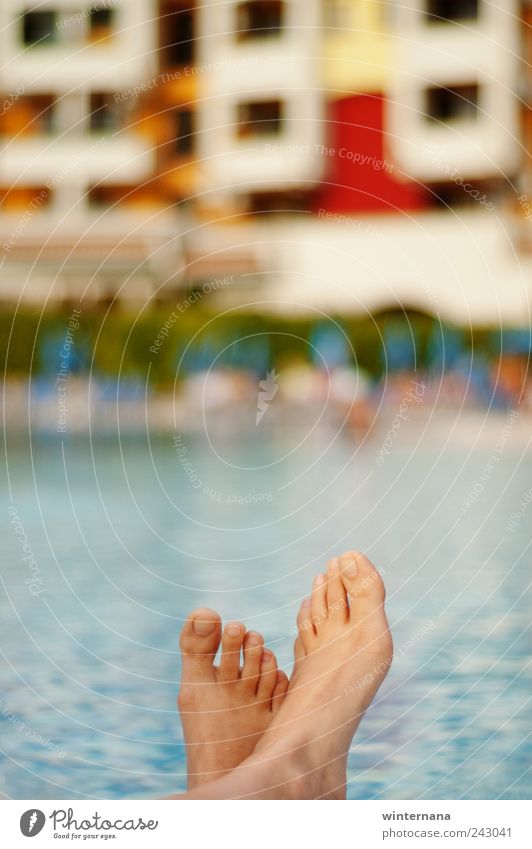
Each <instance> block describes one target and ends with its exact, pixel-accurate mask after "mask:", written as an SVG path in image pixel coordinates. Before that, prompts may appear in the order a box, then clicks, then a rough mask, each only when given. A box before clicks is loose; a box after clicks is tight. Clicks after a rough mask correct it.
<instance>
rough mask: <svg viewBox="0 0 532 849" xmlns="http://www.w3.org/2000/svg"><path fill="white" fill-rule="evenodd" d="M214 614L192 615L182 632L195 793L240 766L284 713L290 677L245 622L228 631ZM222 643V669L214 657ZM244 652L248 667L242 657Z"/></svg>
mask: <svg viewBox="0 0 532 849" xmlns="http://www.w3.org/2000/svg"><path fill="white" fill-rule="evenodd" d="M221 631H222V627H221V622H220V617H219V616H218V614H217V613H216V612H215V611H214V610H208V609H200V610H195V611H194V612H193V613H191V614H190V616H189V618H188V619H187V621H186V623H185V626H184V628H183V631H182V634H181V652H182V658H183V675H182V680H181V688H180V690H179V697H178V706H179V711H180V714H181V721H182V723H183V731H184V735H185V743H186V748H187V769H188V787H189V790H191V789H194V788H197V787H199V786H200V785H202V784H206V783H208V782H211V781H213V780H214V779H216V778H219V777H220V776H222V775H224V774H225V773H227V772H229V771H230V770H232V769H234V768H235V767H236V766H238V765H239V764H240V763H241V762H242V761H243V760H245V759H246V758H247V757H248V756H249V755H250V754H251V752H252V751H253V749H254V748H255V746H256V745H257V742H258V741H259V739H260V737H261V735H262V734H263V733H264V731H265V730H266V728H267V727H268V725H270V723H271V721H272V719H273V716H274V714H275V713H276V712H277V711H278V710H279V708H280V706H281V702H282V701H283V699H284V696H285V694H286V691H287V688H288V678H287V677H286V675H285V674H284V672H281V671H279V670H278V669H277V661H276V658H275V655H274V654H273V652H271V651H269V650H268V649H265V648H264V640H263V638H262V636H261V635H260V634H257V633H256V632H254V631H249V632H248V633H246V629H245V627H244V625H242V624H241V623H240V622H231V623H229V624H228V625H226V627H225V628H224V632H223V635H222V633H221ZM220 638H221V641H222V656H221V661H220V666H219V667H216V666H214V657H215V655H216V652H217V651H218V647H219V645H220ZM241 651H242V652H243V665H242V666H241V665H240V655H241Z"/></svg>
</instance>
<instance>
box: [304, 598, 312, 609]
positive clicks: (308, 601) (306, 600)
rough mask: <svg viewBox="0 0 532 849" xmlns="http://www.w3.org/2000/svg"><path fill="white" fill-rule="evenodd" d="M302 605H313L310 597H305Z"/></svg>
mask: <svg viewBox="0 0 532 849" xmlns="http://www.w3.org/2000/svg"><path fill="white" fill-rule="evenodd" d="M301 607H312V601H311V599H310V598H304V599H303V601H302V602H301Z"/></svg>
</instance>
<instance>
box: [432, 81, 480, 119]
mask: <svg viewBox="0 0 532 849" xmlns="http://www.w3.org/2000/svg"><path fill="white" fill-rule="evenodd" d="M478 102H479V90H478V85H476V84H471V85H460V86H453V87H449V88H446V87H443V86H437V87H435V88H429V89H427V90H426V92H425V115H426V117H427V118H429V119H432V120H436V121H462V120H470V119H471V118H476V117H477V115H478Z"/></svg>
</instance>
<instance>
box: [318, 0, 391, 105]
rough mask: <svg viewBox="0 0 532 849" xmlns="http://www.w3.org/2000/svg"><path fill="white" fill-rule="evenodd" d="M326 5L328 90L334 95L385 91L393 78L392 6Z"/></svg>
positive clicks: (360, 1)
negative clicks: (388, 29) (388, 24)
mask: <svg viewBox="0 0 532 849" xmlns="http://www.w3.org/2000/svg"><path fill="white" fill-rule="evenodd" d="M324 5H325V7H326V8H325V12H324V17H325V24H326V25H328V28H327V29H325V35H324V45H323V56H324V69H323V82H324V84H325V86H326V87H327V88H328V89H329V90H331V91H332V92H333V93H343V92H350V91H357V92H358V91H360V92H376V91H383V90H384V89H385V88H386V87H387V84H388V80H389V77H390V74H391V69H390V37H389V35H388V34H387V32H386V29H385V27H386V15H387V14H389V6H387V5H386V4H384V3H380V2H378V0H324ZM332 22H336V23H337V27H338V28H337V29H336V30H334V29H332V28H331V23H332Z"/></svg>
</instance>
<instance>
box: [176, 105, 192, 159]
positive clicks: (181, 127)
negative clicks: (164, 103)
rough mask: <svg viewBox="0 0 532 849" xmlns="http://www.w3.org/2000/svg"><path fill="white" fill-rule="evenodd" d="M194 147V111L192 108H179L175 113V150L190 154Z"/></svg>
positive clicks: (179, 153) (183, 154)
mask: <svg viewBox="0 0 532 849" xmlns="http://www.w3.org/2000/svg"><path fill="white" fill-rule="evenodd" d="M193 149H194V113H193V112H192V110H190V109H179V110H178V111H177V112H176V113H175V152H176V154H177V155H178V156H188V155H189V154H191V153H192V151H193Z"/></svg>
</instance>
